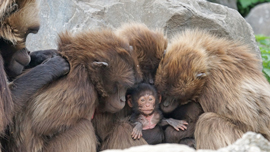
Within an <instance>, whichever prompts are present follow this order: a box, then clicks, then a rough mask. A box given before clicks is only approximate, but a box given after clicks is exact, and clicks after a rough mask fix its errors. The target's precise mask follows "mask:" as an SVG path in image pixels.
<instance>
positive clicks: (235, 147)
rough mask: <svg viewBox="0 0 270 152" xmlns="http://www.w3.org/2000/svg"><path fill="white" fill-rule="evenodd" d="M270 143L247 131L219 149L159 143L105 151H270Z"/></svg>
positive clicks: (260, 136)
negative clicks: (198, 148)
mask: <svg viewBox="0 0 270 152" xmlns="http://www.w3.org/2000/svg"><path fill="white" fill-rule="evenodd" d="M269 151H270V143H269V142H268V141H267V140H266V139H265V138H264V137H263V136H262V135H260V134H256V133H254V132H247V133H246V134H244V135H243V137H242V138H241V139H238V140H237V141H236V142H235V143H234V144H232V145H230V146H228V147H225V148H221V149H219V150H216V151H215V150H202V149H200V150H197V151H196V150H195V149H192V148H190V147H188V146H186V145H180V144H159V145H155V146H152V145H144V146H138V147H131V148H129V149H124V150H105V151H103V152H269Z"/></svg>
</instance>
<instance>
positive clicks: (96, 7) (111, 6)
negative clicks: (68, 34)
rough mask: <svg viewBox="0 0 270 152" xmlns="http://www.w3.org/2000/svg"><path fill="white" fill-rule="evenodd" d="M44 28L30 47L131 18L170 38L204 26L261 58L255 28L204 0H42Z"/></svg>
mask: <svg viewBox="0 0 270 152" xmlns="http://www.w3.org/2000/svg"><path fill="white" fill-rule="evenodd" d="M38 4H39V6H40V17H41V28H40V31H39V32H38V34H36V35H33V34H30V35H29V36H28V37H27V47H28V49H29V50H31V51H34V50H41V49H50V48H53V49H55V48H57V38H58V33H60V32H63V31H65V30H69V31H74V32H76V31H81V30H85V29H98V28H104V27H108V28H112V29H114V28H117V27H119V26H120V25H121V23H124V22H128V21H137V22H143V23H145V24H146V25H147V26H149V27H150V28H163V29H164V30H165V32H166V33H167V36H168V38H170V37H171V36H172V35H173V34H175V33H176V32H179V31H181V30H183V29H186V28H195V27H196V28H203V29H207V30H209V31H211V32H213V33H216V34H217V35H219V36H224V37H228V38H230V39H233V40H237V39H239V40H242V41H243V42H244V43H246V44H248V45H250V47H251V48H252V49H253V50H254V53H256V54H257V56H258V57H259V58H260V51H259V48H258V46H257V44H256V41H255V38H254V35H253V31H252V28H251V27H250V26H249V25H248V24H247V23H246V21H245V19H244V18H243V17H242V16H241V15H240V14H239V13H238V12H237V11H236V10H234V9H230V8H228V7H226V6H222V5H219V4H214V3H210V2H207V1H204V0H166V1H165V0H164V1H157V0H91V1H90V0H47V1H44V0H38Z"/></svg>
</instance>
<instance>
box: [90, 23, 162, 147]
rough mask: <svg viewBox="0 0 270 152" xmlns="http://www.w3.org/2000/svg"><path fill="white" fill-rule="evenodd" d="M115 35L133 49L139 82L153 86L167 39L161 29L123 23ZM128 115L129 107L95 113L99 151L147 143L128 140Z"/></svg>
mask: <svg viewBox="0 0 270 152" xmlns="http://www.w3.org/2000/svg"><path fill="white" fill-rule="evenodd" d="M115 33H116V34H117V35H119V36H120V37H123V38H125V39H126V40H128V42H129V44H130V45H131V46H132V47H133V50H134V53H135V54H136V58H137V60H134V61H135V62H136V65H137V68H138V72H139V74H140V75H142V77H143V80H142V81H141V82H146V83H152V84H153V82H154V75H155V71H156V69H157V67H158V64H159V61H160V60H161V58H162V56H163V53H164V50H165V49H166V47H167V39H166V37H165V36H164V34H163V32H162V30H158V29H157V30H151V29H149V28H148V27H147V26H146V25H145V24H143V23H126V24H123V25H122V26H120V27H118V28H117V29H116V30H115ZM138 83H139V82H138ZM131 113H132V109H131V108H130V107H129V106H128V105H125V107H124V109H122V110H121V111H120V112H118V113H115V114H111V113H101V112H98V111H97V112H96V113H95V116H94V119H93V120H92V121H93V125H94V127H95V130H96V134H97V136H98V137H99V141H100V150H105V149H124V148H129V147H131V146H139V145H145V144H147V142H146V141H145V140H144V139H142V138H141V139H140V140H133V139H131V138H130V131H132V126H131V124H130V122H129V119H128V118H127V116H129V115H131ZM124 129H125V130H124ZM123 139H124V140H123Z"/></svg>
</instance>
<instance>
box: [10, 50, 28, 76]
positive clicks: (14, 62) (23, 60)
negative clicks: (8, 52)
mask: <svg viewBox="0 0 270 152" xmlns="http://www.w3.org/2000/svg"><path fill="white" fill-rule="evenodd" d="M29 53H30V52H29V51H28V50H27V49H26V48H24V49H21V50H19V51H16V52H15V53H14V54H13V55H12V57H11V60H10V62H9V63H7V68H8V71H9V76H11V77H16V76H17V75H19V74H21V73H22V71H23V69H24V67H25V66H26V65H28V64H29V62H30V56H29Z"/></svg>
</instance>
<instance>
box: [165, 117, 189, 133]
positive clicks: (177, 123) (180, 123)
mask: <svg viewBox="0 0 270 152" xmlns="http://www.w3.org/2000/svg"><path fill="white" fill-rule="evenodd" d="M166 121H167V122H168V124H170V125H171V126H172V127H173V128H174V129H175V130H177V131H179V129H181V130H185V129H187V127H186V126H185V125H188V123H187V122H186V121H185V120H177V119H172V118H170V119H167V120H166Z"/></svg>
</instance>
